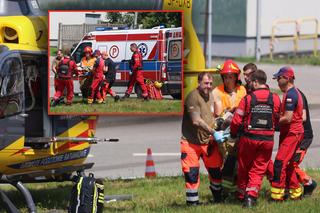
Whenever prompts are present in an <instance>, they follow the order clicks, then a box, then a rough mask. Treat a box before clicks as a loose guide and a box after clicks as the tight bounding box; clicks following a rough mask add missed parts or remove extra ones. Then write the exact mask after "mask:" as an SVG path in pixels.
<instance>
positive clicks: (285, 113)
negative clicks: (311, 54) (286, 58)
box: [271, 67, 304, 201]
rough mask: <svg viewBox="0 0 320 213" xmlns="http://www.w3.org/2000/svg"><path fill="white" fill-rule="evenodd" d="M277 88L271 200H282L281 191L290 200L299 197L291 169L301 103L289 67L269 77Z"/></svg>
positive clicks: (300, 130) (300, 134)
mask: <svg viewBox="0 0 320 213" xmlns="http://www.w3.org/2000/svg"><path fill="white" fill-rule="evenodd" d="M273 77H274V78H275V79H277V81H278V85H279V88H280V89H281V91H282V92H283V93H284V94H283V99H282V104H281V116H280V120H279V127H280V139H279V149H278V152H277V155H276V158H275V161H274V166H273V171H274V173H273V178H272V182H271V186H272V187H271V199H273V200H275V201H280V200H283V199H284V196H285V189H289V197H290V199H299V198H301V195H302V188H301V187H300V184H299V181H298V178H297V175H296V172H295V167H294V153H295V152H296V150H297V147H298V146H299V144H300V142H301V140H302V139H303V132H304V130H303V118H302V117H303V116H302V115H303V100H302V96H301V94H300V92H299V91H298V90H297V89H296V88H295V86H294V78H295V77H294V71H293V69H292V68H291V67H283V68H281V69H280V70H279V71H278V72H277V73H276V74H274V75H273Z"/></svg>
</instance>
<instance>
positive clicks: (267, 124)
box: [248, 92, 274, 130]
mask: <svg viewBox="0 0 320 213" xmlns="http://www.w3.org/2000/svg"><path fill="white" fill-rule="evenodd" d="M250 114H251V118H250V123H249V124H248V129H249V130H256V129H257V130H273V129H274V126H273V120H272V118H273V94H272V93H271V92H270V93H269V96H268V98H267V101H258V100H257V97H256V96H255V94H254V93H252V94H251V102H250Z"/></svg>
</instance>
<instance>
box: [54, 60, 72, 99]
mask: <svg viewBox="0 0 320 213" xmlns="http://www.w3.org/2000/svg"><path fill="white" fill-rule="evenodd" d="M62 65H67V66H68V71H67V73H62ZM57 72H58V79H57V81H56V86H57V87H56V89H57V91H56V93H55V94H54V96H53V100H54V101H58V100H59V98H60V97H61V96H63V91H64V89H65V88H66V89H67V104H69V105H70V104H72V99H73V80H72V74H73V73H77V65H76V62H74V61H73V60H71V59H70V57H65V58H64V59H63V60H62V61H60V63H59V65H58V68H57Z"/></svg>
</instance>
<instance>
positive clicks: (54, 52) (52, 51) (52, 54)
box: [50, 47, 58, 56]
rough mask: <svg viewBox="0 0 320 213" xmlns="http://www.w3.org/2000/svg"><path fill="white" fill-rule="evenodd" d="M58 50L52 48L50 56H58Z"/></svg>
mask: <svg viewBox="0 0 320 213" xmlns="http://www.w3.org/2000/svg"><path fill="white" fill-rule="evenodd" d="M57 51H58V48H56V47H50V56H54V55H56V54H57Z"/></svg>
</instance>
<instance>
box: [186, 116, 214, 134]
mask: <svg viewBox="0 0 320 213" xmlns="http://www.w3.org/2000/svg"><path fill="white" fill-rule="evenodd" d="M190 116H191V120H192V123H193V125H195V126H197V127H200V128H201V129H203V130H205V131H206V132H207V133H209V134H212V133H213V132H214V129H212V128H211V127H210V126H209V125H208V124H207V123H206V122H205V121H204V120H203V119H202V118H201V116H200V113H199V112H190Z"/></svg>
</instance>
